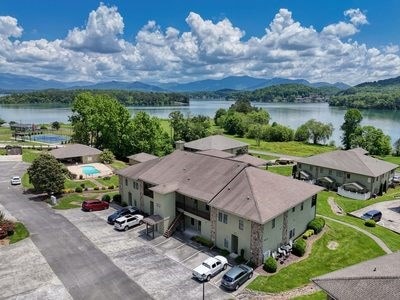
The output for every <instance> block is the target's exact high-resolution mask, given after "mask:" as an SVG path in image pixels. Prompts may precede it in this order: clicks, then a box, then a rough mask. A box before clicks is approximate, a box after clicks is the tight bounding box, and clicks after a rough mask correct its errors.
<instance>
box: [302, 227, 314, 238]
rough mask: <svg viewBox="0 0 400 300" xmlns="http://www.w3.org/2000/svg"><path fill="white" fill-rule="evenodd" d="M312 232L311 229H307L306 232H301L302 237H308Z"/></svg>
mask: <svg viewBox="0 0 400 300" xmlns="http://www.w3.org/2000/svg"><path fill="white" fill-rule="evenodd" d="M313 234H314V230H313V229H307V230H306V232H304V233H303V239H305V240H306V239H308V238H309V237H310V236H312V235H313Z"/></svg>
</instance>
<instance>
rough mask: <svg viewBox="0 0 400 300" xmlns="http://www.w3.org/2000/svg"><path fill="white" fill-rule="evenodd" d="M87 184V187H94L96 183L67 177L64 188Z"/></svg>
mask: <svg viewBox="0 0 400 300" xmlns="http://www.w3.org/2000/svg"><path fill="white" fill-rule="evenodd" d="M82 183H83V184H85V187H87V188H94V187H95V186H96V185H95V184H94V183H93V182H91V181H90V180H79V181H78V180H71V179H67V180H65V182H64V188H65V189H75V188H76V187H78V186H79V187H81V184H82Z"/></svg>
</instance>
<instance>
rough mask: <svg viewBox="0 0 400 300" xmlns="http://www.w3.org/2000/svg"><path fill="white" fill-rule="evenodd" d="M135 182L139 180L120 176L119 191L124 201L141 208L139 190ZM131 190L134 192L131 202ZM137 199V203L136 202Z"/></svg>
mask: <svg viewBox="0 0 400 300" xmlns="http://www.w3.org/2000/svg"><path fill="white" fill-rule="evenodd" d="M134 182H136V183H138V182H137V181H135V180H133V179H129V178H125V177H122V176H119V193H120V194H121V198H122V201H123V202H125V203H127V204H128V205H132V206H136V207H138V208H139V205H140V204H139V203H140V202H139V197H140V195H139V190H138V189H135V186H134ZM129 192H130V193H131V194H132V202H131V203H130V202H129ZM135 201H136V204H135Z"/></svg>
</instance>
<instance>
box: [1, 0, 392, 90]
mask: <svg viewBox="0 0 400 300" xmlns="http://www.w3.org/2000/svg"><path fill="white" fill-rule="evenodd" d="M399 15H400V1H396V0H388V1H371V0H369V1H366V0H359V1H338V0H331V1H320V0H319V1H310V0H303V1H302V0H297V1H295V0H291V1H282V0H281V1H278V0H269V1H265V0H264V1H259V0H256V1H251V0H248V1H232V0H231V1H225V0H219V1H206V0H203V1H200V0H184V1H182V0H175V1H168V0H153V1H140V2H139V1H126V0H125V1H105V2H104V3H103V4H101V3H100V2H99V1H92V0H85V1H77V0H72V1H54V0H53V1H50V0H46V1H43V0H42V1H35V2H33V1H28V0H18V1H1V2H0V16H1V17H0V72H9V73H16V74H26V75H33V76H38V77H41V78H45V79H58V80H67V81H74V80H90V81H106V80H129V81H131V80H132V81H133V80H141V81H163V82H166V81H171V80H172V81H191V80H197V79H205V78H222V77H226V76H229V75H250V76H255V77H264V78H270V77H289V78H305V79H308V80H311V81H322V80H323V81H329V82H335V81H345V82H348V83H351V84H355V83H359V82H362V81H364V80H376V79H381V78H388V77H394V76H398V75H400V58H399V44H400V30H398V28H400V18H399V17H398V16H399ZM91 16H92V17H91ZM149 21H154V22H150V23H149ZM74 28H75V30H74ZM266 29H267V31H266ZM1 43H3V44H1ZM1 48H3V52H4V53H3V52H2V50H1ZM6 52H7V53H6Z"/></svg>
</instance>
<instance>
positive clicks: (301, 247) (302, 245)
mask: <svg viewBox="0 0 400 300" xmlns="http://www.w3.org/2000/svg"><path fill="white" fill-rule="evenodd" d="M306 247H307V243H306V241H305V240H303V239H298V240H296V241H295V242H294V244H293V249H292V253H293V254H294V255H297V256H300V257H301V256H303V255H304V253H306Z"/></svg>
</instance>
